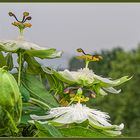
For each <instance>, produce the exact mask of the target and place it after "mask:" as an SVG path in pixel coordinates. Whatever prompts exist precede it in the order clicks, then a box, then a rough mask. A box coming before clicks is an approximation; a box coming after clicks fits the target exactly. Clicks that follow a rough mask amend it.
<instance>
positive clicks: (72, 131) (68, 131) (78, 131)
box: [59, 126, 106, 138]
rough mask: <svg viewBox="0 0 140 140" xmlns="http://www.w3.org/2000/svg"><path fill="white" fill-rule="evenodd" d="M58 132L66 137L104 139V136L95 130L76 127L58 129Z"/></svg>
mask: <svg viewBox="0 0 140 140" xmlns="http://www.w3.org/2000/svg"><path fill="white" fill-rule="evenodd" d="M59 130H60V132H61V133H62V134H63V135H64V136H66V137H92V138H93V137H106V135H105V134H103V133H101V132H100V131H97V130H94V131H93V130H91V129H88V128H85V127H81V126H76V127H71V128H60V129H59Z"/></svg>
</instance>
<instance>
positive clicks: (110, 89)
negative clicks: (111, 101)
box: [103, 87, 121, 94]
mask: <svg viewBox="0 0 140 140" xmlns="http://www.w3.org/2000/svg"><path fill="white" fill-rule="evenodd" d="M103 89H104V90H105V91H107V92H109V93H115V94H118V93H120V92H121V89H119V90H116V89H115V88H113V87H108V88H103Z"/></svg>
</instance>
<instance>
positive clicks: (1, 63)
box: [0, 51, 6, 68]
mask: <svg viewBox="0 0 140 140" xmlns="http://www.w3.org/2000/svg"><path fill="white" fill-rule="evenodd" d="M3 66H6V60H5V58H4V56H3V53H2V52H1V51H0V68H1V67H3Z"/></svg>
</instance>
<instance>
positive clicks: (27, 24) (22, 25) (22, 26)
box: [9, 12, 32, 35]
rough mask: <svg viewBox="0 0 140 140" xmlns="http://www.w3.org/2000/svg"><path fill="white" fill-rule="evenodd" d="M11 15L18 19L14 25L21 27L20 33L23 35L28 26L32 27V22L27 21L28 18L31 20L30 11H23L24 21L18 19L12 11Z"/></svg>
mask: <svg viewBox="0 0 140 140" xmlns="http://www.w3.org/2000/svg"><path fill="white" fill-rule="evenodd" d="M9 16H10V17H14V18H15V19H16V22H13V23H12V25H14V26H16V27H18V28H19V30H20V35H23V30H24V29H25V28H27V27H29V28H30V27H31V26H32V24H30V23H25V22H26V21H27V20H31V19H32V17H31V16H29V13H28V12H24V13H23V18H22V21H20V20H18V19H17V17H16V16H15V14H13V13H12V12H9Z"/></svg>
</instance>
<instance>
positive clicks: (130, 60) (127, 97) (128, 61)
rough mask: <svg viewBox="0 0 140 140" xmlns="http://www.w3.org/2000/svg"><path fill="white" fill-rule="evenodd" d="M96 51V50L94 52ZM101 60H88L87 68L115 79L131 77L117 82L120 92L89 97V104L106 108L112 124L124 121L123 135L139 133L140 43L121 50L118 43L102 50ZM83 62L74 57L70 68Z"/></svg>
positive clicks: (93, 106)
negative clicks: (110, 48) (129, 48)
mask: <svg viewBox="0 0 140 140" xmlns="http://www.w3.org/2000/svg"><path fill="white" fill-rule="evenodd" d="M93 54H96V52H93ZM98 54H100V55H102V56H103V60H102V61H100V62H93V63H90V64H89V68H90V69H92V70H93V71H94V72H95V73H96V74H98V75H101V76H103V77H111V78H112V79H117V78H120V77H122V76H125V75H128V76H133V78H132V79H131V80H130V81H128V82H126V83H124V84H123V85H121V86H120V88H121V89H122V91H121V93H120V94H109V95H108V96H104V97H99V98H95V99H92V100H91V101H90V102H89V106H92V108H96V109H100V110H101V111H105V112H108V113H109V115H110V116H111V122H112V124H120V123H124V124H125V127H124V130H123V136H129V137H138V136H140V45H138V47H137V49H135V50H130V51H124V50H123V49H122V48H121V47H120V48H115V49H112V50H102V51H101V52H100V53H98ZM84 65H85V64H84V62H83V61H81V60H78V59H77V58H75V57H73V58H72V59H71V60H70V62H69V69H70V70H77V69H80V68H81V67H84Z"/></svg>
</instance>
